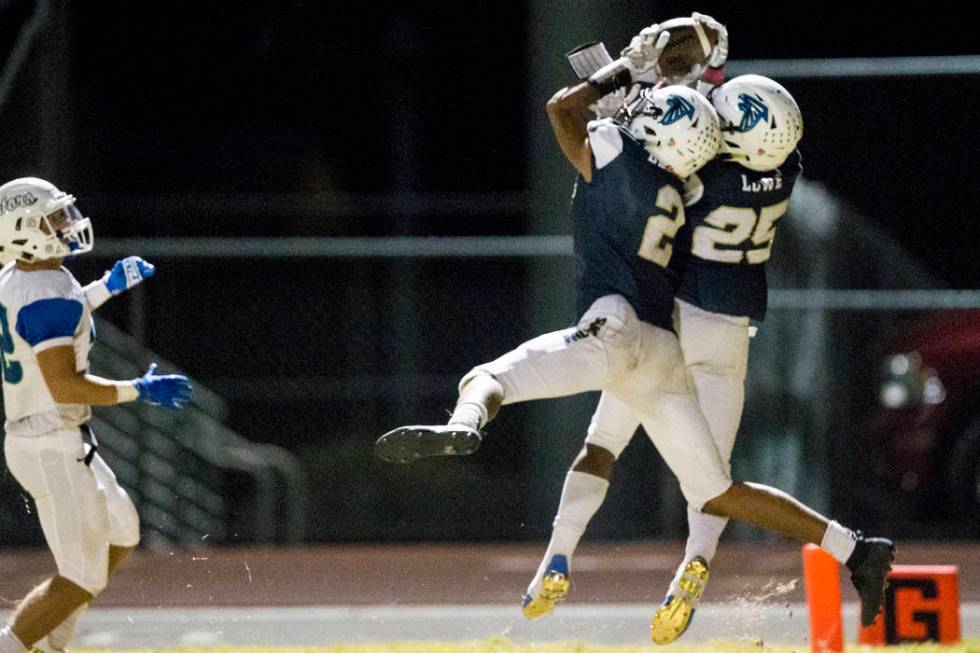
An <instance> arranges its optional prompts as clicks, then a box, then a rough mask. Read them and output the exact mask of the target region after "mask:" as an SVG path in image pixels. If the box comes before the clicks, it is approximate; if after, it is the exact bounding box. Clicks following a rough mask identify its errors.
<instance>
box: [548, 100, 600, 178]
mask: <svg viewBox="0 0 980 653" xmlns="http://www.w3.org/2000/svg"><path fill="white" fill-rule="evenodd" d="M598 99H599V90H598V89H597V88H596V87H595V86H594V85H592V84H590V83H589V82H582V83H580V84H576V85H575V86H572V87H568V86H566V87H565V88H563V89H561V90H560V91H558V92H557V93H555V94H554V95H553V96H552V97H551V99H550V100H548V119H549V120H550V121H551V129H552V131H553V132H554V133H555V139H556V140H557V141H558V145H559V147H561V151H562V152H563V153H564V154H565V158H566V159H568V160H569V162H570V163H571V164H572V165H573V166H575V169H576V170H578V171H579V174H581V175H582V177H583V178H584V179H585V181H592V148H591V147H590V146H589V135H588V130H587V129H586V126H587V125H588V122H589V105H590V104H592V103H593V102H595V101H596V100H598Z"/></svg>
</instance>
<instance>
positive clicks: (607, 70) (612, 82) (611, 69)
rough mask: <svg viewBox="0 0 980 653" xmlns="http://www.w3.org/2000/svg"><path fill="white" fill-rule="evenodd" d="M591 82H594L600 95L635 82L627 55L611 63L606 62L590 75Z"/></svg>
mask: <svg viewBox="0 0 980 653" xmlns="http://www.w3.org/2000/svg"><path fill="white" fill-rule="evenodd" d="M588 82H589V84H592V85H593V86H595V87H596V89H598V91H599V95H600V96H602V95H608V94H610V93H612V92H613V91H615V90H617V89H620V88H623V87H624V86H629V85H630V84H631V83H632V82H633V76H632V74H631V73H630V67H629V63H628V62H627V60H626V58H625V57H621V58H619V59H617V60H616V61H613V62H612V63H610V64H606V65H605V66H603V67H602V68H600V69H599V70H597V71H595V72H594V73H592V74H591V75H590V76H589V79H588Z"/></svg>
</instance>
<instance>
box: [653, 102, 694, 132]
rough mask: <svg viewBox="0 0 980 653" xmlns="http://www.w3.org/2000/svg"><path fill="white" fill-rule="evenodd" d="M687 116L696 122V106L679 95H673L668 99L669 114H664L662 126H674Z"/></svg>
mask: <svg viewBox="0 0 980 653" xmlns="http://www.w3.org/2000/svg"><path fill="white" fill-rule="evenodd" d="M685 116H686V117H687V118H688V119H689V120H694V105H693V104H691V103H690V102H688V101H687V100H685V99H684V98H682V97H680V96H679V95H671V96H670V97H668V98H667V113H665V114H664V117H663V120H661V121H660V124H661V125H673V124H674V123H675V122H677V121H678V120H680V119H681V118H684V117H685Z"/></svg>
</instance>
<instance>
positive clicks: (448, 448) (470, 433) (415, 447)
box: [374, 424, 483, 463]
mask: <svg viewBox="0 0 980 653" xmlns="http://www.w3.org/2000/svg"><path fill="white" fill-rule="evenodd" d="M482 441H483V435H482V434H481V433H480V432H479V431H477V430H476V429H471V428H469V427H468V426H461V425H459V424H441V425H438V426H402V427H399V428H397V429H395V430H394V431H388V432H387V433H385V434H384V435H382V436H381V437H380V438H378V441H377V442H375V443H374V453H376V454H377V455H378V457H379V458H381V459H382V460H387V461H388V462H391V463H410V462H414V461H416V460H418V459H419V458H428V457H431V456H468V455H469V454H471V453H473V452H474V451H476V450H477V449H479V448H480V442H482Z"/></svg>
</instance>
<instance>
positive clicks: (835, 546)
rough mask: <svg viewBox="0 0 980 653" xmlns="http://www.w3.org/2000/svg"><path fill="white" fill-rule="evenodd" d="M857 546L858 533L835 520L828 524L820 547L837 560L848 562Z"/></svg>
mask: <svg viewBox="0 0 980 653" xmlns="http://www.w3.org/2000/svg"><path fill="white" fill-rule="evenodd" d="M855 546H857V534H856V533H855V532H854V531H852V530H851V529H850V528H845V527H844V526H841V525H840V524H838V523H837V522H835V521H832V522H830V523H829V524H827V530H826V531H825V532H824V534H823V540H821V541H820V548H821V549H823V550H824V551H826V552H827V553H829V554H830V555H832V556H834V558H835V559H836V560H837V562H840V563H842V564H843V563H846V562H847V559H848V558H850V557H851V554H852V553H854V547H855Z"/></svg>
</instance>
